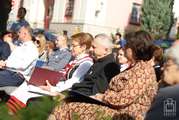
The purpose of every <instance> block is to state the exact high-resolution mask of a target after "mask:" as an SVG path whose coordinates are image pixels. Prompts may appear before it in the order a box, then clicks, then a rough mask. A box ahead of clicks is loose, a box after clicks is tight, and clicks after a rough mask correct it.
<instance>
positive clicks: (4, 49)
mask: <svg viewBox="0 0 179 120" xmlns="http://www.w3.org/2000/svg"><path fill="white" fill-rule="evenodd" d="M10 53H11V50H10V47H9V45H8V44H6V43H5V44H4V45H3V47H2V54H1V58H2V60H6V59H7V58H8V56H9V55H10Z"/></svg>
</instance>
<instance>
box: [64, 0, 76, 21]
mask: <svg viewBox="0 0 179 120" xmlns="http://www.w3.org/2000/svg"><path fill="white" fill-rule="evenodd" d="M73 8H74V0H68V2H67V5H66V10H65V17H72V15H73Z"/></svg>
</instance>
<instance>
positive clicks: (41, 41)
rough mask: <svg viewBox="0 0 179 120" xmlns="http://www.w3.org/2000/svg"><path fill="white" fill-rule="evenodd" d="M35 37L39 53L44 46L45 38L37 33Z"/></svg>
mask: <svg viewBox="0 0 179 120" xmlns="http://www.w3.org/2000/svg"><path fill="white" fill-rule="evenodd" d="M35 38H36V42H37V41H38V45H39V47H38V51H39V54H41V53H42V52H43V51H44V50H45V48H46V38H45V36H44V35H43V34H38V35H37V36H36V37H35Z"/></svg>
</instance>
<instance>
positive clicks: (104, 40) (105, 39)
mask: <svg viewBox="0 0 179 120" xmlns="http://www.w3.org/2000/svg"><path fill="white" fill-rule="evenodd" d="M94 42H96V43H98V44H100V45H102V46H103V47H105V48H108V49H112V48H113V46H114V45H113V43H112V40H111V38H110V37H109V36H107V35H106V34H98V35H96V36H95V39H94Z"/></svg>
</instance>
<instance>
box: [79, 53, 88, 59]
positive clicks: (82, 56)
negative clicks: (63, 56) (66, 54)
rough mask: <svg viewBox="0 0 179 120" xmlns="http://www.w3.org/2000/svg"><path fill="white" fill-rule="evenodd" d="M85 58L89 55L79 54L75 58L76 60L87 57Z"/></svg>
mask: <svg viewBox="0 0 179 120" xmlns="http://www.w3.org/2000/svg"><path fill="white" fill-rule="evenodd" d="M87 56H89V54H86V53H82V54H80V55H78V56H77V57H76V60H79V59H82V58H84V57H87Z"/></svg>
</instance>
